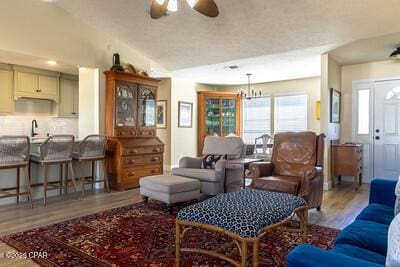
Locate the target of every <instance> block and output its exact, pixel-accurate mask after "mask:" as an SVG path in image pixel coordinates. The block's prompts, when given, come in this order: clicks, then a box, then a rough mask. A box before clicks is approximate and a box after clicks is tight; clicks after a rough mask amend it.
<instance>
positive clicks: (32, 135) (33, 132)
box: [31, 120, 38, 137]
mask: <svg viewBox="0 0 400 267" xmlns="http://www.w3.org/2000/svg"><path fill="white" fill-rule="evenodd" d="M37 127H38V125H37V121H36V120H32V129H31V137H34V136H35V135H38V134H37V133H35V128H37Z"/></svg>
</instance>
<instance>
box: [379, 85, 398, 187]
mask: <svg viewBox="0 0 400 267" xmlns="http://www.w3.org/2000/svg"><path fill="white" fill-rule="evenodd" d="M374 95H375V97H374V117H373V120H374V123H373V125H374V126H373V151H374V157H373V158H374V168H373V170H374V177H382V178H394V179H397V177H398V176H399V175H400V80H388V81H376V82H375V83H374Z"/></svg>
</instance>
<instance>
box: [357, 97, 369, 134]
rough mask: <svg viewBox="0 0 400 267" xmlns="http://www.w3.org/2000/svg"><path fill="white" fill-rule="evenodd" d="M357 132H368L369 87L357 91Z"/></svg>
mask: <svg viewBox="0 0 400 267" xmlns="http://www.w3.org/2000/svg"><path fill="white" fill-rule="evenodd" d="M357 97H358V100H357V101H358V110H357V118H358V122H357V134H369V89H363V90H359V91H358V96H357Z"/></svg>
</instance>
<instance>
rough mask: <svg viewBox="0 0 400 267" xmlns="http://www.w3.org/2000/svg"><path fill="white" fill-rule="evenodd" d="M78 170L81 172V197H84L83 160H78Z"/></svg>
mask: <svg viewBox="0 0 400 267" xmlns="http://www.w3.org/2000/svg"><path fill="white" fill-rule="evenodd" d="M79 170H80V172H81V181H82V197H85V162H84V161H81V162H79Z"/></svg>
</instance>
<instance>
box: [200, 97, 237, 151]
mask: <svg viewBox="0 0 400 267" xmlns="http://www.w3.org/2000/svg"><path fill="white" fill-rule="evenodd" d="M197 98H198V102H197V103H198V127H199V130H198V131H199V132H198V133H199V134H198V145H197V154H198V155H199V156H201V154H202V151H203V145H204V139H205V137H206V136H208V135H218V136H227V135H228V134H236V135H237V136H240V104H241V102H240V99H239V97H238V96H237V94H236V93H231V92H214V91H200V92H198V93H197Z"/></svg>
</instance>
